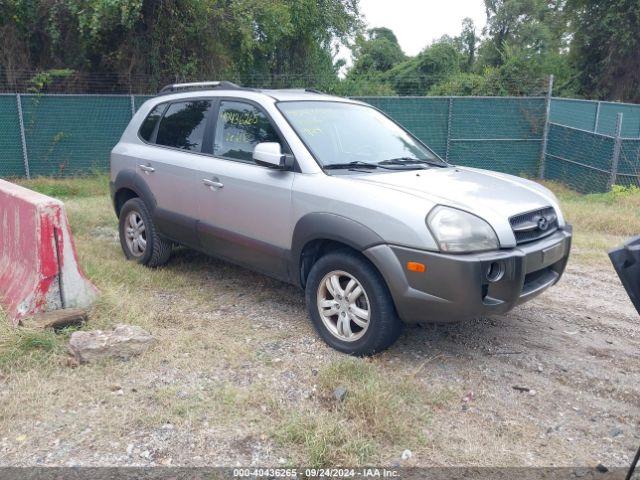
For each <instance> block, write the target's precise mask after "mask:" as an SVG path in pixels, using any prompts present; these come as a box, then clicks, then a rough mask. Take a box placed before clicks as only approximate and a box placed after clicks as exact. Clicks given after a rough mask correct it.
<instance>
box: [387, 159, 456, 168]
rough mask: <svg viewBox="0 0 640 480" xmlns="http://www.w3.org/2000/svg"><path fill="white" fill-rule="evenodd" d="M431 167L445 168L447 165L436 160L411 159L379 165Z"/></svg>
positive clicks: (393, 160)
mask: <svg viewBox="0 0 640 480" xmlns="http://www.w3.org/2000/svg"><path fill="white" fill-rule="evenodd" d="M417 164H420V165H431V166H432V167H446V166H447V164H446V163H444V162H441V161H438V160H421V159H419V158H412V157H398V158H390V159H389V160H383V161H382V162H380V165H417Z"/></svg>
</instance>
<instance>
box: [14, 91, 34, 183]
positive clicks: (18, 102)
mask: <svg viewBox="0 0 640 480" xmlns="http://www.w3.org/2000/svg"><path fill="white" fill-rule="evenodd" d="M16 105H17V106H18V122H19V124H20V143H21V144H22V161H23V162H24V173H25V175H26V176H27V178H31V172H30V171H29V155H28V154H27V137H26V136H25V134H24V117H23V116H22V98H21V97H20V94H19V93H16Z"/></svg>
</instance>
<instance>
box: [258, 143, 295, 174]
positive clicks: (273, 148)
mask: <svg viewBox="0 0 640 480" xmlns="http://www.w3.org/2000/svg"><path fill="white" fill-rule="evenodd" d="M253 160H254V161H255V162H256V163H257V164H258V165H262V166H265V167H270V168H280V169H286V168H289V167H290V165H289V161H288V155H285V154H284V153H282V148H281V147H280V144H279V143H278V142H262V143H258V144H257V145H256V146H255V147H254V149H253Z"/></svg>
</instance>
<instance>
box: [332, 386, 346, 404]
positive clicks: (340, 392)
mask: <svg viewBox="0 0 640 480" xmlns="http://www.w3.org/2000/svg"><path fill="white" fill-rule="evenodd" d="M346 396H347V389H346V388H345V387H338V388H336V389H335V390H334V391H333V398H335V399H336V400H338V401H339V402H342V401H343V400H344V399H345V397H346Z"/></svg>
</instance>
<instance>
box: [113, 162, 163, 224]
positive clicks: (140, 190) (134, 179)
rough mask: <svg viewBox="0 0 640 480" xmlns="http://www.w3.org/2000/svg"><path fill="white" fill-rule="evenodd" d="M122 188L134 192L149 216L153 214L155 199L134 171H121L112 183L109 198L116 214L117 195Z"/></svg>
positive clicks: (155, 204) (145, 183)
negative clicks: (147, 210)
mask: <svg viewBox="0 0 640 480" xmlns="http://www.w3.org/2000/svg"><path fill="white" fill-rule="evenodd" d="M123 188H128V189H129V190H132V191H133V192H135V194H136V195H137V196H138V197H140V198H141V199H142V201H143V202H144V203H145V205H146V206H147V208H148V209H149V212H150V213H151V215H153V214H154V212H155V209H156V206H157V204H158V202H157V201H156V197H155V196H154V195H153V193H152V192H151V189H150V188H149V186H148V185H147V182H145V181H144V179H143V178H142V177H141V176H140V175H139V174H138V173H136V172H135V170H131V169H125V170H121V171H120V172H119V173H118V175H117V176H116V179H115V180H114V182H113V186H112V195H111V197H112V200H113V208H114V209H115V211H116V214H117V213H118V205H117V204H116V198H117V194H118V192H119V191H120V190H122V189H123Z"/></svg>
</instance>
